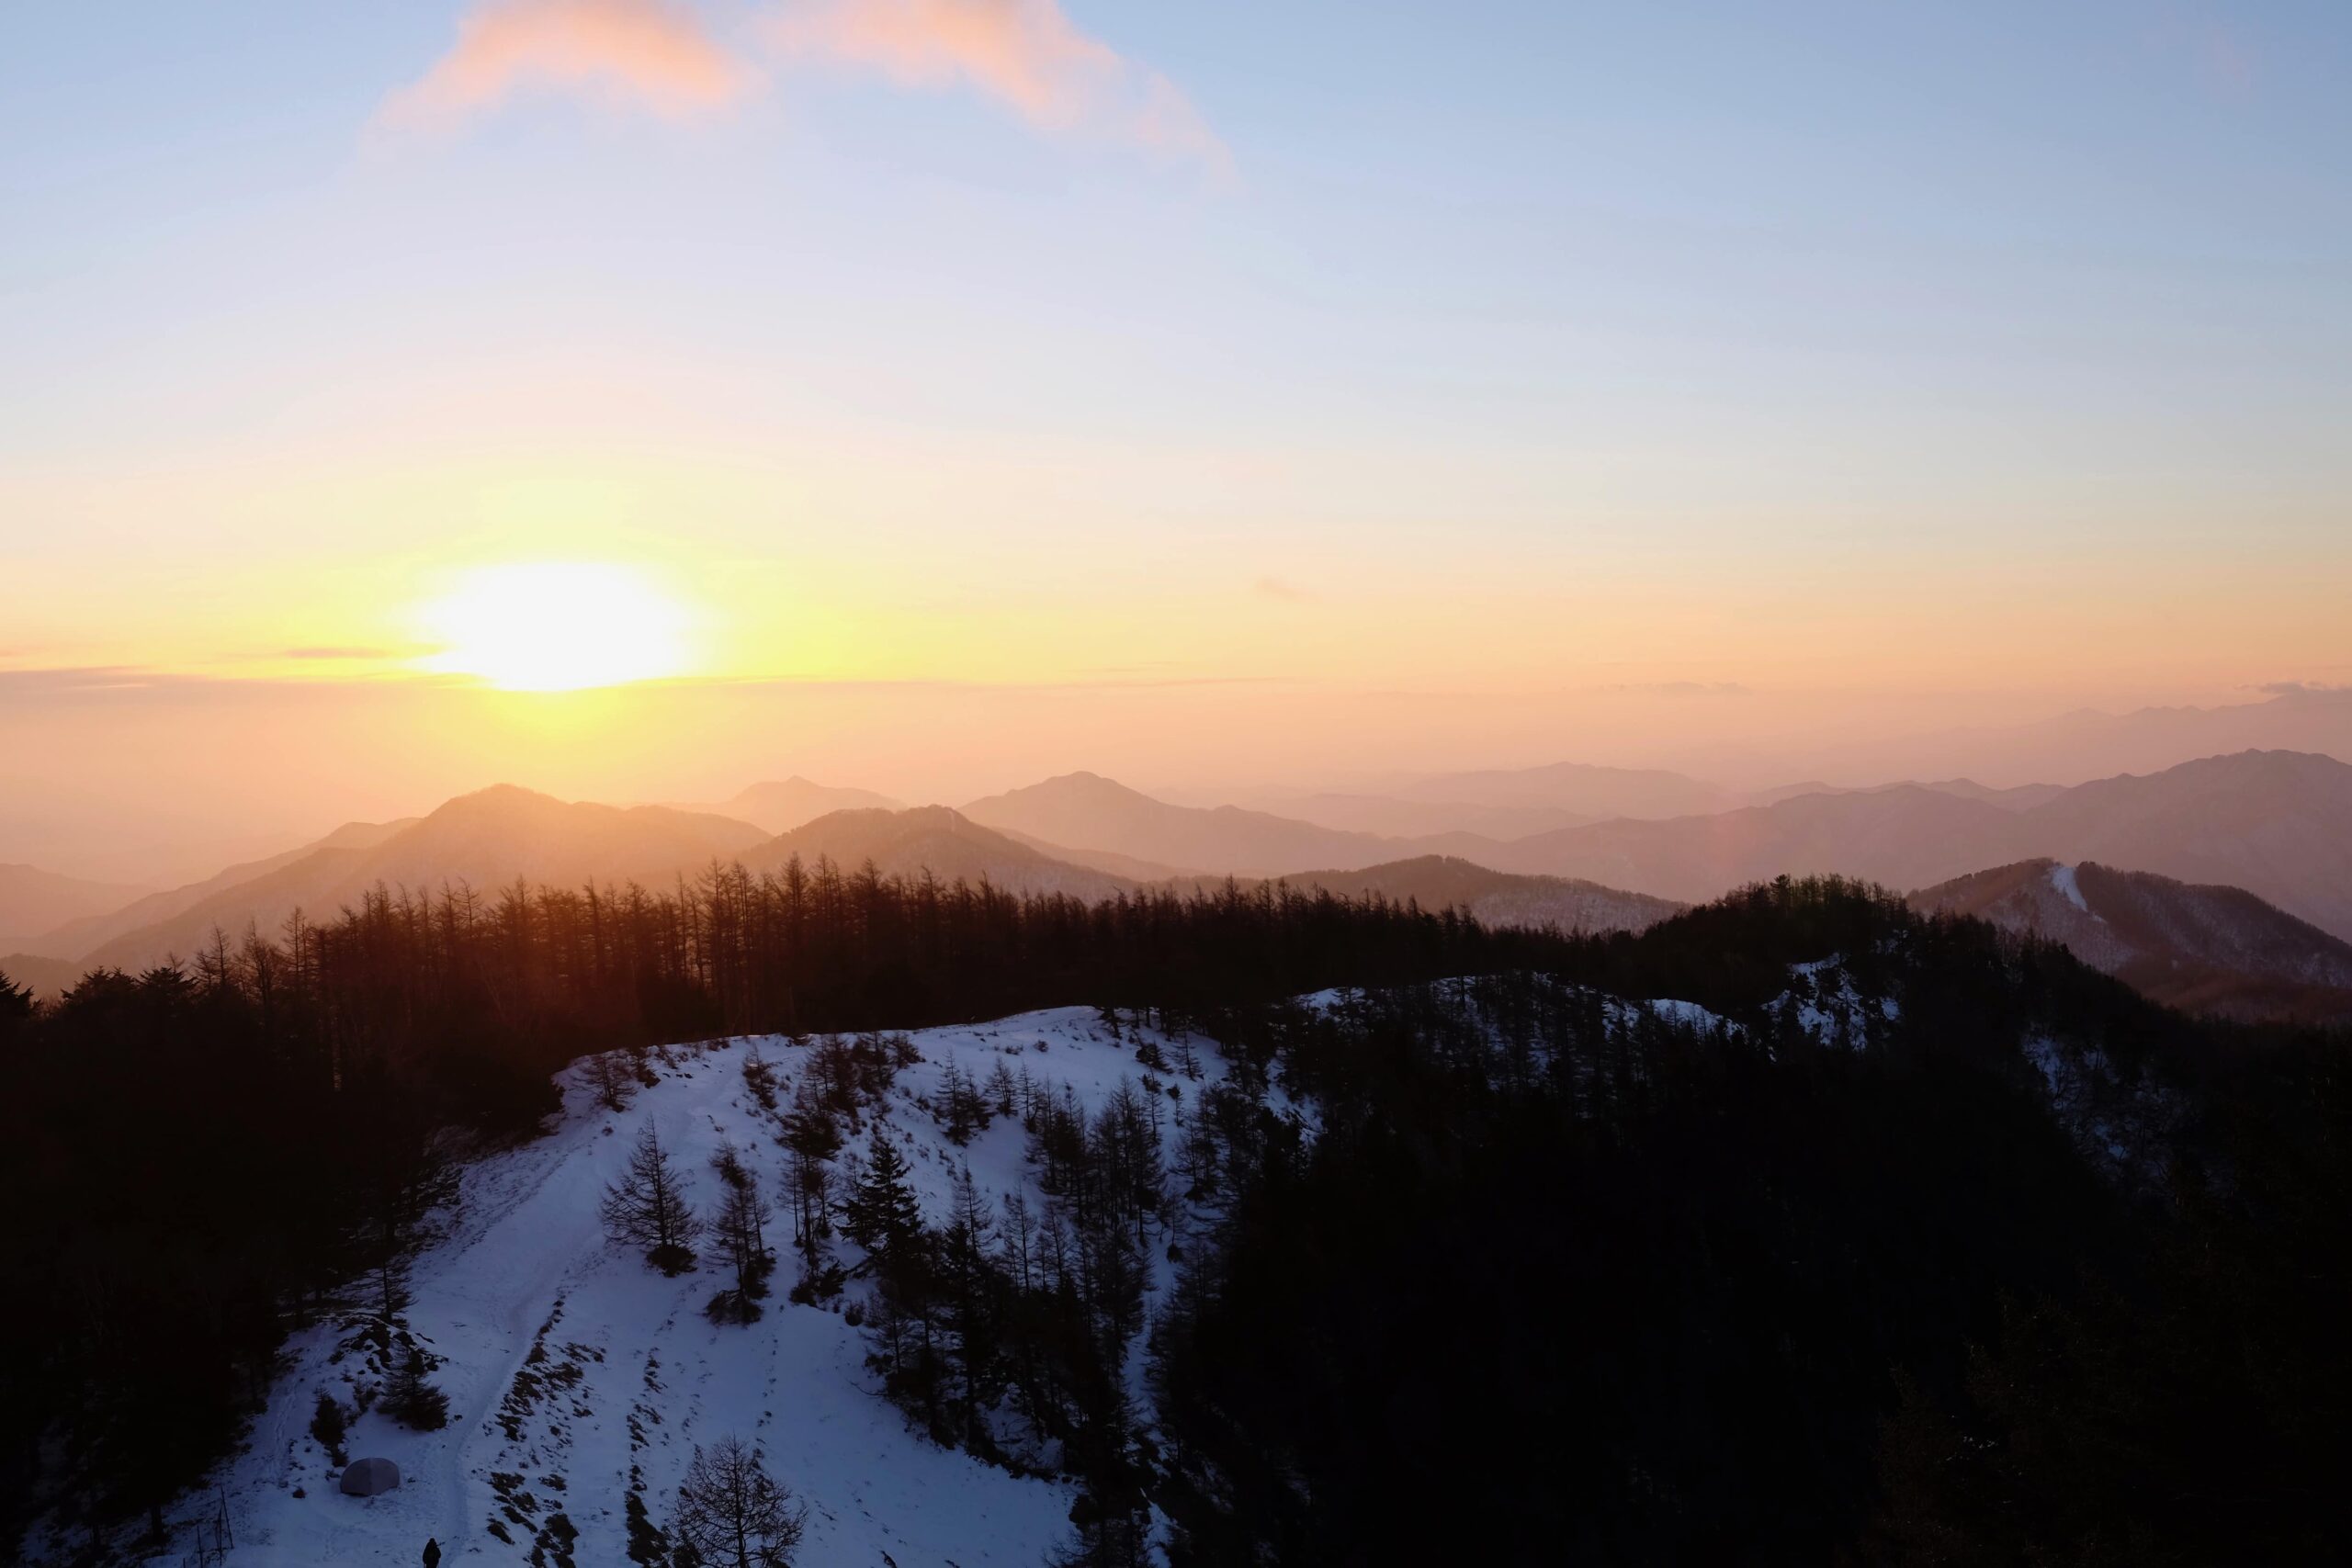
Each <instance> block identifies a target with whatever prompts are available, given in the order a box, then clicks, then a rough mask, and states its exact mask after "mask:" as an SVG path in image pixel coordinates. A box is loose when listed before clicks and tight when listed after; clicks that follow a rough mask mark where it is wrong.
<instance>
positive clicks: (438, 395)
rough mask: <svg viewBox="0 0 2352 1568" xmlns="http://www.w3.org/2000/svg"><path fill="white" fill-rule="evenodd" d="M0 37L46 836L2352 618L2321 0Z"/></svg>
mask: <svg viewBox="0 0 2352 1568" xmlns="http://www.w3.org/2000/svg"><path fill="white" fill-rule="evenodd" d="M0 42H5V47H0V752H5V753H6V755H5V757H0V829H11V828H14V829H16V830H17V832H18V834H19V836H20V837H21V838H24V839H26V840H28V841H30V842H35V843H39V842H50V841H55V842H61V843H62V842H65V841H67V839H68V838H70V837H71V832H69V828H70V826H71V824H74V823H81V824H84V825H85V827H87V832H86V833H85V837H87V836H89V834H95V833H96V832H98V831H99V829H98V828H97V827H95V826H88V825H90V824H97V823H101V822H103V821H111V820H114V818H111V817H109V816H108V815H107V814H108V813H109V812H113V811H116V810H117V808H118V807H119V810H120V811H121V812H126V813H127V812H130V811H133V810H139V811H143V812H146V813H148V814H149V816H150V818H153V822H154V823H158V824H160V823H162V822H164V820H165V818H164V817H163V816H157V815H156V813H157V812H158V811H159V810H161V809H162V808H163V807H164V806H165V805H168V807H169V808H170V811H171V812H175V813H177V814H178V815H177V816H175V817H171V818H170V820H171V821H173V822H176V823H179V824H180V826H178V827H175V828H171V829H169V831H170V832H178V833H181V834H182V836H183V837H187V838H190V839H191V840H193V839H197V838H204V839H205V840H206V841H208V842H209V841H212V840H222V841H225V840H227V839H229V838H232V837H234V836H235V835H238V834H246V833H254V834H258V833H260V832H262V831H263V829H265V827H266V825H268V824H270V823H274V822H278V821H281V820H282V819H284V818H287V817H288V814H289V813H290V814H292V815H294V816H299V817H300V818H301V821H300V826H302V827H305V828H308V827H311V826H312V825H313V822H312V819H313V818H319V819H322V820H324V821H332V820H336V819H340V818H343V817H347V816H362V815H368V814H370V813H379V814H390V813H391V812H394V811H397V810H414V809H420V808H423V807H427V806H430V805H431V804H432V803H433V801H434V800H435V799H437V798H438V797H439V795H443V794H447V793H449V792H451V791H452V790H455V789H459V788H466V787H473V786H475V785H479V784H487V783H489V782H492V780H493V779H497V778H515V779H518V780H520V781H522V782H525V783H531V784H539V785H541V786H542V787H548V788H556V789H560V790H565V791H570V792H576V793H591V792H601V793H605V794H608V795H615V796H628V797H635V798H682V797H683V798H707V797H709V792H713V791H720V790H722V789H723V790H725V791H731V789H732V788H734V787H737V786H739V785H740V784H741V783H745V782H749V780H751V779H752V778H754V777H760V776H771V775H775V774H780V773H788V772H794V771H798V772H804V773H813V774H817V775H819V776H824V777H828V778H831V779H833V780H836V781H837V782H842V783H855V784H871V785H873V786H875V787H879V788H885V789H891V790H895V791H898V792H900V793H923V792H926V791H935V792H936V793H939V794H942V795H950V796H952V795H956V793H958V792H977V791H978V790H979V789H982V788H994V787H1001V786H1002V785H1004V784H1011V783H1015V782H1020V781H1021V780H1022V779H1023V778H1026V777H1030V776H1035V774H1036V773H1041V772H1044V771H1047V770H1049V769H1054V768H1060V767H1069V766H1078V765H1092V766H1096V767H1099V768H1102V769H1103V770H1104V771H1114V770H1119V771H1122V772H1123V776H1125V773H1133V774H1134V775H1135V776H1136V782H1137V783H1146V784H1148V783H1156V782H1169V783H1193V784H1203V783H1208V782H1211V781H1214V780H1217V779H1236V780H1268V779H1276V778H1291V779H1306V778H1308V777H1311V776H1323V775H1328V774H1332V773H1339V772H1344V771H1349V770H1359V771H1360V770H1366V769H1374V768H1384V767H1405V766H1411V765H1415V764H1417V763H1427V762H1429V761H1430V758H1431V754H1432V753H1433V752H1436V751H1441V750H1442V752H1443V754H1444V760H1445V761H1451V762H1454V763H1457V764H1459V765H1464V766H1467V765H1476V764H1482V763H1506V762H1532V761H1548V760H1554V759H1558V758H1566V757H1575V758H1579V759H1582V760H1591V761H1639V760H1642V759H1643V757H1644V756H1645V755H1648V754H1651V753H1654V752H1655V751H1657V749H1658V747H1659V746H1660V744H1661V743H1662V738H1665V737H1670V736H1672V735H1674V734H1676V733H1678V732H1679V731H1683V730H1687V729H1688V728H1690V727H1691V726H1692V725H1704V726H1707V727H1709V728H1711V730H1713V731H1714V732H1719V733H1721V734H1724V735H1726V736H1736V735H1741V734H1749V733H1754V734H1762V733H1765V732H1767V731H1768V730H1776V729H1777V730H1781V731H1785V730H1787V729H1788V728H1790V727H1792V726H1799V727H1811V728H1815V729H1820V730H1823V731H1825V732H1826V731H1828V730H1833V729H1836V728H1840V727H1848V728H1850V727H1853V726H1857V725H1873V724H1887V725H1892V724H1908V725H1912V726H1915V727H1917V726H1924V725H1929V724H1937V723H1954V724H1956V723H1963V722H1976V721H1984V720H1988V719H1993V718H2007V719H2018V718H2027V717H2032V716H2040V715H2043V714H2050V713H2055V712H2058V711H2060V710H2061V709H2063V708H2065V707H2068V706H2071V705H2078V704H2099V705H2129V704H2136V703H2147V702H2200V703H2217V702H2228V701H2241V700H2248V699H2249V698H2250V697H2251V696H2252V695H2253V694H2254V691H2255V688H2256V687H2258V686H2260V685H2262V684H2265V683H2267V682H2281V681H2307V682H2344V681H2347V680H2352V633H2347V630H2346V620H2347V613H2346V604H2347V603H2352V439H2347V438H2346V432H2347V431H2352V182H2348V181H2347V180H2346V178H2345V168H2346V152H2347V149H2352V93H2347V92H2346V90H2345V84H2346V81H2348V80H2352V10H2347V9H2346V7H2345V6H2342V5H2341V4H2339V3H2337V0H2305V3H2301V4H2285V3H2279V4H2253V5H2233V6H2222V5H2218V4H2192V3H2188V0H2182V3H2178V4H2168V3H2165V0H2131V3H2128V4H2124V3H2096V0H2086V3H2085V4H2080V5H2069V6H2046V5H2032V6H2028V5H1985V4H1978V5H1966V6H1962V5H1951V6H1943V5H1938V6H1888V5H1883V4H1871V3H1864V0H1852V3H1847V4H1823V3H1813V0H1804V3H1792V4H1786V5H1775V6H1748V5H1724V6H1634V5H1589V6H1588V5H1563V4H1541V5H1487V4H1471V5H1458V6H1444V7H1436V6H1425V5H1424V6H1407V5H1386V4H1365V3H1363V0H1357V3H1352V4H1348V5H1337V4H1329V5H1326V4H1266V3H1263V0H1259V3H1253V4H1247V5H1243V4H1226V3H1223V0H1199V3H1195V4H1191V5H1183V6H1174V5H1165V4H1162V5H1143V4H1138V3H1135V0H1066V3H1065V4H1062V5H1060V6H1057V5H1056V4H1055V3H1054V0H808V3H805V4H804V3H799V0H785V3H782V4H774V3H763V0H750V3H732V0H730V3H726V4H708V5H693V4H686V3H684V0H679V3H674V4H673V3H663V0H492V3H488V4H474V5H467V4H453V3H446V0H403V3H401V4H389V3H378V0H348V3H345V4H338V5H334V6H321V5H318V4H315V3H312V0H304V3H295V0H278V3H267V4H263V3H255V4H243V5H239V6H233V7H223V6H190V5H185V4H172V5H166V4H146V5H132V4H94V5H83V6H37V7H24V6H20V7H17V8H16V9H15V10H14V11H13V12H12V13H11V15H10V16H9V17H7V19H6V21H5V23H0ZM629 682H638V683H634V684H632V683H629ZM646 682H650V683H646ZM548 686H580V687H583V688H586V689H585V690H579V691H570V692H561V691H547V690H541V689H538V688H544V687H548ZM510 687H511V688H529V689H511V690H510V689H501V688H510ZM159 756H160V757H161V758H163V759H164V760H165V761H166V765H162V766H158V765H156V761H155V760H156V759H157V758H158V757H159ZM142 759H144V760H145V764H144V765H141V760H142ZM100 779H104V780H107V784H105V786H104V788H103V789H100V788H98V787H97V786H96V781H97V780H100ZM71 831H72V832H80V831H83V829H78V828H75V829H71ZM153 833H154V835H155V836H157V837H164V836H167V833H166V829H165V828H164V827H163V826H154V827H153ZM43 835H47V838H43ZM208 835H209V837H207V836H208ZM74 841H75V842H79V841H80V840H74ZM11 848H12V845H11V844H10V843H8V842H6V841H0V859H6V858H11V857H10V854H9V851H10V850H11Z"/></svg>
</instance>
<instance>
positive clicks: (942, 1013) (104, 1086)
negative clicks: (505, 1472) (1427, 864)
mask: <svg viewBox="0 0 2352 1568" xmlns="http://www.w3.org/2000/svg"><path fill="white" fill-rule="evenodd" d="M1561 945H1562V944H1560V943H1559V942H1556V941H1555V940H1553V939H1546V938H1542V937H1537V936H1534V935H1530V934H1524V933H1502V932H1491V931H1483V930H1481V929H1480V928H1479V927H1478V926H1477V925H1476V923H1475V922H1472V921H1470V920H1468V919H1464V918H1461V917H1459V916H1457V915H1455V914H1453V913H1451V912H1447V913H1442V914H1439V913H1430V912H1425V911H1420V910H1418V909H1412V908H1401V907H1397V906H1395V905H1392V904H1389V903H1386V902H1385V901H1383V900H1380V899H1376V898H1374V899H1365V900H1357V901H1350V900H1343V899H1337V898H1333V897H1328V896H1319V895H1318V896H1313V897H1309V896H1305V895H1301V894H1297V893H1294V892H1289V891H1286V890H1277V889H1270V888H1256V889H1251V890H1250V891H1248V892H1243V891H1240V890H1238V889H1234V888H1227V889H1225V890H1222V891H1220V892H1216V893H1206V894H1198V895H1194V896H1192V897H1176V896H1173V895H1160V896H1149V895H1147V896H1141V897H1125V898H1121V899H1117V900H1114V901H1112V902H1109V903H1105V904H1100V905H1087V904H1083V903H1081V902H1080V901H1078V900H1075V899H1071V898H1066V897H1025V898H1024V897H1012V896H1010V895H1008V894H1006V893H1004V892H1002V891H1001V890H998V889H994V888H991V887H989V886H968V885H965V884H962V883H956V884H953V885H943V884H941V883H938V882H936V881H935V880H933V879H931V878H929V877H927V876H926V877H922V878H917V879H899V878H890V877H884V876H881V875H879V874H876V872H875V871H874V870H873V868H872V867H871V866H868V867H866V868H865V869H864V870H862V871H859V872H855V873H844V872H842V871H841V870H839V869H838V868H836V867H834V866H832V865H831V864H830V863H820V864H818V865H817V866H815V867H813V868H804V867H803V866H801V865H800V864H799V863H797V862H796V863H792V864H790V865H788V866H786V868H785V869H784V871H783V872H782V873H780V874H770V875H764V876H759V877H754V876H752V875H750V874H746V873H745V872H744V871H743V870H742V868H741V867H740V866H717V865H715V866H713V867H712V868H711V869H710V870H709V871H708V872H707V874H704V875H702V876H701V877H699V878H698V879H696V880H695V881H694V882H693V883H691V884H684V885H681V886H676V887H674V888H673V889H671V890H669V891H667V892H662V893H656V892H651V891H649V890H646V889H643V888H639V887H634V886H631V887H625V888H621V889H618V890H614V889H606V888H584V889H578V890H572V889H561V888H546V887H532V886H523V885H517V886H511V887H508V888H505V889H503V890H500V891H499V892H497V893H496V894H494V895H487V896H485V895H481V894H478V893H476V892H474V891H473V890H470V889H466V888H448V889H443V890H440V891H438V892H435V893H432V894H429V895H428V894H425V893H421V892H416V891H409V892H394V891H390V890H385V889H379V890H377V891H376V892H374V893H372V894H370V895H369V896H368V897H365V898H364V899H362V900H361V902H360V904H359V905H358V906H357V907H356V908H347V909H345V910H343V911H341V912H340V913H338V914H337V915H336V916H335V918H334V919H322V920H317V921H313V920H310V919H302V918H300V917H297V918H295V919H289V920H288V922H287V924H286V926H285V927H284V929H283V930H281V931H277V932H275V933H262V932H258V931H247V932H245V933H244V934H243V937H242V938H241V939H237V940H232V939H231V938H230V937H229V936H227V935H226V934H217V935H216V938H215V940H214V941H213V942H211V943H210V944H209V946H208V947H207V949H206V950H205V951H203V952H201V953H196V954H194V955H192V956H191V958H190V959H189V960H188V961H187V962H186V963H184V964H173V965H168V966H164V967H159V968H156V969H153V970H150V971H148V972H146V973H143V974H139V975H129V974H123V973H120V972H116V971H105V972H99V973H95V974H92V975H89V976H85V978H84V979H83V980H82V981H81V982H80V983H78V984H77V985H76V986H74V987H73V988H72V989H71V990H70V991H68V992H67V993H66V994H65V995H64V996H63V997H62V998H60V999H59V1000H58V1001H56V1002H55V1003H54V1004H51V1005H48V1006H43V1007H35V1006H33V1005H32V1004H31V1001H30V998H29V997H28V995H27V993H26V992H25V991H24V990H23V989H22V988H21V987H16V986H14V985H11V984H6V982H5V980H0V1075H4V1077H0V1191H5V1192H6V1193H7V1194H8V1197H9V1201H7V1202H6V1203H5V1204H0V1258H6V1269H5V1270H0V1343H6V1344H7V1345H9V1346H10V1347H12V1349H11V1352H10V1354H8V1355H6V1356H5V1357H0V1542H6V1541H11V1540H14V1539H15V1537H16V1534H17V1531H18V1530H19V1529H21V1528H22V1526H23V1525H24V1523H25V1522H26V1521H27V1519H28V1517H30V1515H31V1514H33V1513H34V1512H36V1511H38V1510H40V1509H43V1508H47V1507H50V1506H62V1507H63V1508H64V1510H65V1511H66V1513H67V1514H68V1515H70V1516H71V1517H73V1518H74V1521H75V1523H76V1524H77V1525H83V1526H86V1527H87V1528H88V1529H89V1531H90V1532H91V1540H93V1541H94V1542H95V1541H98V1540H103V1539H107V1538H108V1537H109V1536H111V1535H112V1534H114V1533H118V1532H120V1531H121V1530H123V1529H124V1528H125V1527H126V1526H128V1527H129V1528H130V1529H131V1530H134V1531H135V1530H136V1529H139V1528H140V1527H141V1526H142V1525H145V1526H153V1524H154V1523H155V1522H156V1521H158V1520H159V1519H160V1517H161V1511H162V1508H163V1506H164V1504H165V1503H166V1502H168V1501H169V1500H170V1498H171V1497H172V1496H173V1495H175V1493H176V1492H177V1491H178V1490H179V1489H181V1488H182V1487H184V1486H185V1485H187V1483H190V1482H192V1481H193V1480H195V1479H196V1478H197V1477H198V1476H199V1475H200V1474H201V1473H202V1472H203V1471H204V1470H205V1469H206V1468H207V1467H208V1466H209V1464H210V1463H211V1462H212V1461H215V1460H216V1459H218V1458H219V1457H220V1455H221V1454H222V1453H223V1452H225V1451H226V1450H227V1448H228V1446H229V1444H230V1443H231V1442H232V1440H233V1438H234V1436H235V1434H236V1432H237V1430H238V1428H239V1427H240V1426H241V1424H242V1422H243V1419H244V1418H245V1416H246V1415H247V1413H249V1412H250V1411H252V1410H254V1409H255V1408H257V1407H258V1405H259V1404H260V1403H261V1401H262V1400H263V1399H264V1397H265V1395H266V1390H267V1387H268V1384H269V1379H270V1375H271V1372H272V1371H273V1369H274V1367H275V1364H276V1358H277V1348H278V1347H279V1346H280V1345H281V1344H282V1343H283V1341H284V1338H285V1337H286V1335H287V1333H288V1331H289V1330H290V1329H291V1328H292V1327H293V1326H294V1325H298V1324H300V1323H301V1322H304V1321H307V1320H309V1319H310V1318H311V1317H312V1316H313V1315H315V1314H318V1313H321V1312H323V1311H329V1310H335V1309H336V1307H337V1305H338V1302H337V1297H336V1293H337V1292H348V1289H349V1288H350V1287H351V1286H352V1285H353V1283H354V1282H355V1281H363V1283H362V1285H361V1287H360V1288H361V1289H362V1290H364V1280H365V1279H367V1278H368V1277H370V1276H371V1275H372V1276H373V1277H375V1278H377V1279H379V1280H389V1279H390V1278H391V1276H392V1274H393V1273H394V1272H395V1271H396V1269H397V1260H398V1258H399V1257H400V1256H401V1255H402V1254H403V1253H404V1252H405V1250H406V1249H408V1248H409V1247H412V1246H413V1243H414V1241H415V1227H416V1225H417V1224H418V1223H419V1221H420V1220H421V1218H422V1217H423V1215H424V1212H425V1211H426V1209H427V1208H428V1206H429V1202H430V1198H431V1195H432V1193H433V1191H434V1190H435V1181H436V1179H438V1177H439V1175H440V1173H441V1172H442V1170H443V1169H444V1168H445V1167H446V1164H447V1159H448V1157H449V1156H451V1155H452V1154H454V1153H456V1152H458V1151H459V1150H460V1149H461V1147H462V1146H463V1143H464V1141H465V1140H468V1139H470V1140H474V1141H477V1142H478V1141H481V1140H486V1139H498V1138H510V1137H515V1136H524V1135H528V1134H530V1133H531V1132H532V1131H533V1130H534V1129H535V1128H536V1127H537V1124H538V1122H539V1121H540V1119H541V1118H542V1117H544V1116H545V1115H546V1114H547V1113H548V1112H549V1111H553V1110H554V1109H555V1106H556V1099H555V1093H554V1089H553V1088H552V1086H551V1085H550V1083H549V1081H548V1073H549V1071H550V1070H551V1069H552V1068H554V1067H556V1066H561V1065H562V1064H564V1063H566V1062H568V1061H570V1060H571V1059H572V1058H574V1057H576V1056H578V1055H582V1054H583V1053H586V1052H591V1051H607V1050H610V1049H613V1048H615V1047H621V1046H629V1045H634V1044H640V1043H650V1042H654V1041H662V1040H678V1039H692V1038H699V1037H707V1036H711V1035H715V1034H718V1033H722V1032H754V1031H758V1032H806V1031H821V1030H853V1031H854V1030H865V1029H869V1028H873V1027H877V1026H883V1025H888V1026H890V1027H911V1026H917V1025H922V1024H930V1023H938V1022H947V1021H964V1020H971V1019H978V1018H985V1017H994V1016H1000V1015H1001V1014H1004V1013H1007V1012H1011V1011H1017V1010H1023V1009H1026V1008H1031V1007H1038V1006H1045V1005H1051V1004H1065V1003H1071V1002H1093V1003H1099V1004H1103V1005H1120V1006H1146V1007H1153V1008H1161V1009H1167V1010H1171V1011H1173V1012H1177V1013H1184V1014H1197V1015H1201V1016H1208V1015H1212V1014H1214V1013H1215V1012H1216V1011H1217V1010H1219V1009H1224V1008H1230V1007H1233V1006H1236V1005H1240V1004H1245V1003H1249V1002H1252V1001H1255V1000H1259V999H1263V998H1272V997H1278V996H1283V995H1288V994H1291V993H1293V992H1295V991H1299V990H1305V989H1309V988H1313V987H1323V986H1331V985H1345V984H1365V983H1372V982H1376V981H1386V980H1392V979H1398V978H1409V977H1413V976H1435V975H1440V974H1447V973H1454V972H1461V971H1465V970H1479V969H1485V968H1491V967H1498V966H1510V965H1516V964H1529V963H1533V962H1541V961H1542V960H1543V958H1544V955H1545V954H1546V953H1552V952H1555V951H1556V950H1557V949H1558V948H1559V947H1560V946H1561Z"/></svg>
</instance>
